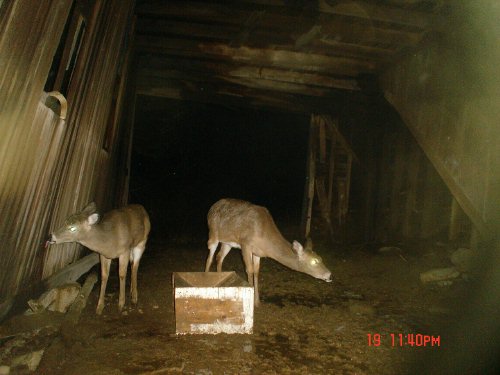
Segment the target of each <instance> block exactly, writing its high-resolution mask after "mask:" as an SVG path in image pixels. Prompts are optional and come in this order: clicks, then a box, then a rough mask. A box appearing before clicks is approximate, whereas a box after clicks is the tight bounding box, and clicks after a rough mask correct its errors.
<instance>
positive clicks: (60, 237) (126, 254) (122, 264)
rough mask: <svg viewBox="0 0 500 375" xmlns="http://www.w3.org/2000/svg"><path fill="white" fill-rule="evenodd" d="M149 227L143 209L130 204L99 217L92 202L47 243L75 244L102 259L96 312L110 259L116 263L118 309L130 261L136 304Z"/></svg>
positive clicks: (102, 303) (103, 292)
mask: <svg viewBox="0 0 500 375" xmlns="http://www.w3.org/2000/svg"><path fill="white" fill-rule="evenodd" d="M150 229H151V224H150V222H149V216H148V214H147V212H146V210H145V209H144V207H143V206H141V205H137V204H131V205H128V206H125V207H123V208H120V209H116V210H112V211H109V212H107V213H106V214H104V215H103V217H102V218H100V215H99V214H98V213H97V209H96V205H95V203H93V202H92V203H90V204H89V205H88V206H87V207H85V208H84V209H83V210H82V211H81V212H78V213H75V214H73V215H71V216H69V217H68V218H67V219H66V221H65V223H64V225H63V226H62V227H61V228H59V229H57V230H56V231H54V232H53V233H52V234H51V238H50V241H49V243H51V244H52V243H55V244H59V243H65V242H78V243H80V244H82V245H83V246H85V247H87V248H89V249H90V250H92V251H95V252H96V253H99V256H100V260H101V291H100V294H99V302H98V303H97V309H96V313H97V314H98V315H100V314H101V313H102V310H103V308H104V295H105V292H106V284H107V282H108V276H109V268H110V265H111V260H112V259H115V258H118V260H119V276H120V297H119V300H118V309H119V310H120V311H121V310H122V309H123V306H124V305H125V280H126V277H127V269H128V263H129V261H130V262H131V263H132V278H131V283H130V295H131V299H132V303H133V304H137V270H138V268H139V261H140V260H141V256H142V254H143V253H144V249H145V247H146V241H147V239H148V234H149V230H150Z"/></svg>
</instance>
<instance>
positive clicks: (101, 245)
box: [79, 223, 112, 255]
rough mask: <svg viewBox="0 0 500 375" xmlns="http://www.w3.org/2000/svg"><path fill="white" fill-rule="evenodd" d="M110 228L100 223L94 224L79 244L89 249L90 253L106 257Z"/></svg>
mask: <svg viewBox="0 0 500 375" xmlns="http://www.w3.org/2000/svg"><path fill="white" fill-rule="evenodd" d="M109 229H110V228H107V226H106V225H103V224H101V223H98V224H95V225H94V226H93V227H92V229H91V230H90V231H89V232H87V233H86V236H85V238H82V239H81V240H80V241H79V242H80V243H81V244H82V245H83V246H85V247H87V248H89V249H90V250H92V251H95V252H97V253H100V254H103V255H106V254H105V253H107V250H108V247H109V246H110V245H111V244H110V238H111V237H112V236H110V235H109V232H110V230H109Z"/></svg>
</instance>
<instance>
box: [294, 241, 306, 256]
mask: <svg viewBox="0 0 500 375" xmlns="http://www.w3.org/2000/svg"><path fill="white" fill-rule="evenodd" d="M292 249H293V250H294V251H295V252H296V253H297V255H298V256H299V258H301V257H302V255H304V248H303V247H302V245H301V244H300V243H299V242H298V241H293V243H292Z"/></svg>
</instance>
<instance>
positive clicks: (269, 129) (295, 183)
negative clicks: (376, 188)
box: [130, 97, 309, 239]
mask: <svg viewBox="0 0 500 375" xmlns="http://www.w3.org/2000/svg"><path fill="white" fill-rule="evenodd" d="M308 131H309V117H306V116H297V115H291V114H286V113H281V112H269V111H265V110H252V109H242V108H232V107H224V106H215V105H204V104H200V103H193V102H189V101H182V102H181V101H176V100H168V99H159V98H151V97H147V98H146V97H139V99H138V106H137V110H136V118H135V127H134V136H133V137H134V138H133V151H132V171H131V182H130V202H136V203H141V204H143V205H144V206H145V207H146V209H147V210H148V212H149V214H150V216H151V222H152V228H153V229H152V236H153V237H156V238H158V237H161V238H167V239H176V238H181V237H184V238H186V237H203V238H204V237H206V233H207V228H206V214H207V212H208V209H209V208H210V206H211V205H212V204H213V203H215V202H216V201H217V200H218V199H220V198H225V197H230V198H239V199H245V200H249V201H251V202H253V203H256V204H259V205H264V206H266V207H267V208H268V209H269V210H270V211H271V213H272V215H273V217H274V218H275V220H276V221H277V222H278V223H280V222H287V223H292V225H298V224H299V223H300V219H301V210H302V199H303V193H304V182H305V169H306V160H307V158H306V153H307V143H308Z"/></svg>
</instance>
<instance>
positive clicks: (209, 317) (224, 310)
mask: <svg viewBox="0 0 500 375" xmlns="http://www.w3.org/2000/svg"><path fill="white" fill-rule="evenodd" d="M172 279H173V288H174V301H175V302H174V303H175V332H176V334H187V333H191V334H197V333H203V334H216V333H252V330H253V287H251V286H250V285H249V284H248V282H246V281H245V280H243V279H242V278H240V277H239V276H238V275H236V273H235V272H174V273H173V275H172Z"/></svg>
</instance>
